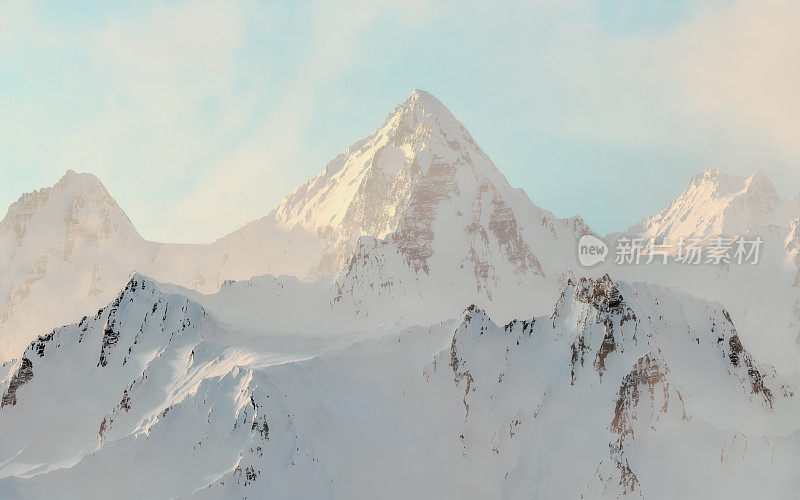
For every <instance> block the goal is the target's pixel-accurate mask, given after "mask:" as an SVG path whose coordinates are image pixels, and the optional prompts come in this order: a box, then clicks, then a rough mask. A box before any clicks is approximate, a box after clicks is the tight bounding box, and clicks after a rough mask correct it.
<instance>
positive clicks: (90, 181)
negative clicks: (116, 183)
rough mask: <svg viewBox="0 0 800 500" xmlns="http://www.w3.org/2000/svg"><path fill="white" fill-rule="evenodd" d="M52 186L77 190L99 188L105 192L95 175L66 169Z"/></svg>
mask: <svg viewBox="0 0 800 500" xmlns="http://www.w3.org/2000/svg"><path fill="white" fill-rule="evenodd" d="M53 187H54V188H57V189H65V188H70V189H75V190H77V191H87V190H91V191H95V190H98V189H99V190H101V191H103V192H106V188H105V186H103V183H102V182H100V179H98V178H97V176H95V175H94V174H90V173H83V172H81V173H78V172H75V171H74V170H67V171H66V172H65V173H64V175H63V176H61V179H59V180H58V182H56V184H55V186H53Z"/></svg>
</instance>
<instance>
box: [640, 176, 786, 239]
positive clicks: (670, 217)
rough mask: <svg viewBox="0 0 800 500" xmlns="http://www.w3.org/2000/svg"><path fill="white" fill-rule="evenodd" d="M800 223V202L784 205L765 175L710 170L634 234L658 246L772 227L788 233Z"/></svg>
mask: <svg viewBox="0 0 800 500" xmlns="http://www.w3.org/2000/svg"><path fill="white" fill-rule="evenodd" d="M797 217H800V196H798V197H797V198H795V199H793V200H786V199H782V198H781V197H780V195H779V194H778V191H777V189H775V185H774V184H773V183H772V181H771V180H770V179H769V177H767V175H766V174H765V173H764V172H763V171H761V172H757V173H755V174H752V175H750V176H747V177H735V176H730V175H727V174H724V173H722V172H720V171H719V170H716V169H713V168H710V169H708V170H706V171H705V172H704V173H702V174H698V175H696V176H694V177H693V178H692V182H691V184H690V185H689V187H688V188H687V189H686V191H684V192H683V193H682V194H681V195H680V196H679V197H678V199H677V200H675V201H674V202H673V203H671V204H670V205H669V206H668V207H666V208H665V209H664V210H663V211H662V212H661V213H659V214H658V215H656V216H654V217H650V218H646V219H643V220H642V221H641V222H639V223H638V224H637V225H635V226H633V227H632V228H630V230H629V232H630V233H633V234H641V235H643V236H645V237H649V238H656V239H657V240H658V241H668V242H678V241H680V240H681V238H684V239H687V240H688V239H701V240H706V239H709V238H717V237H719V236H727V237H736V236H742V235H746V234H750V233H753V232H757V231H761V230H763V229H764V228H768V227H770V226H776V227H788V226H789V225H790V224H791V221H792V220H793V219H795V218H797Z"/></svg>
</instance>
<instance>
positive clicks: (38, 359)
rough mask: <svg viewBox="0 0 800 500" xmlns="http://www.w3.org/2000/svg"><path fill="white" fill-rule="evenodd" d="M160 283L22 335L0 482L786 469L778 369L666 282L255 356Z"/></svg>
mask: <svg viewBox="0 0 800 500" xmlns="http://www.w3.org/2000/svg"><path fill="white" fill-rule="evenodd" d="M179 292H181V290H180V289H178V288H176V287H173V286H165V285H160V284H157V283H155V282H153V281H151V280H149V279H147V278H145V277H143V276H141V275H134V276H133V277H132V278H131V279H130V281H129V283H128V285H127V286H126V288H125V289H124V290H123V291H122V292H121V293H120V294H119V295H118V297H117V298H116V299H115V300H114V301H113V302H112V303H111V304H109V305H108V306H107V307H105V308H103V309H102V310H101V311H99V312H98V313H97V315H96V316H94V317H90V318H84V319H83V320H82V321H81V322H80V323H79V324H76V325H71V326H67V327H63V328H59V329H56V330H55V331H54V332H53V333H52V334H49V335H47V336H45V337H42V338H40V339H38V340H37V341H35V342H34V343H32V344H31V345H30V346H29V347H28V349H27V350H26V351H25V354H24V357H23V358H22V359H21V360H20V361H18V362H16V363H15V364H14V366H13V367H12V369H11V370H9V371H8V376H7V377H6V379H5V380H3V382H2V385H0V388H2V390H3V394H4V396H3V407H2V409H0V425H1V426H2V428H3V430H4V436H6V437H4V439H3V440H2V442H0V478H2V479H0V496H15V497H20V498H35V497H43V496H52V495H55V494H58V495H59V496H60V497H62V498H85V497H87V496H88V497H108V496H112V495H113V496H114V497H118V498H120V497H121V498H142V497H147V498H170V497H176V496H198V497H209V498H242V497H249V498H265V497H271V498H319V497H326V498H327V497H332V498H375V497H376V496H381V497H388V498H445V497H446V498H453V497H458V498H487V497H496V496H497V495H498V494H502V496H504V497H506V498H530V497H531V496H534V497H544V498H575V497H579V496H580V495H584V496H585V497H587V498H594V497H598V496H601V495H605V496H616V495H620V494H628V495H633V496H638V495H642V496H646V497H648V498H661V497H663V498H666V497H667V496H669V497H674V496H676V495H678V496H683V497H692V498H701V497H702V498H730V497H732V496H733V497H742V496H750V495H752V496H756V495H758V496H759V497H762V498H763V497H780V496H786V495H791V493H790V492H793V491H796V488H797V487H798V486H800V485H798V481H799V480H798V479H797V476H796V474H794V473H793V472H792V468H791V464H793V463H794V462H796V460H797V457H798V453H800V443H798V441H797V437H796V436H797V429H798V425H799V424H798V421H800V420H798V404H797V402H796V399H795V396H794V394H795V390H796V380H795V379H785V378H782V377H780V376H778V375H776V373H775V372H774V370H772V369H771V368H769V367H767V366H761V365H757V364H756V363H755V362H754V361H753V359H752V358H751V356H750V355H749V353H748V352H747V351H746V350H745V349H744V348H743V347H742V345H741V343H740V341H739V339H738V336H737V333H736V329H735V327H734V325H733V324H732V323H731V321H730V318H729V316H728V314H727V313H726V312H725V311H724V310H722V309H721V308H720V307H719V306H716V305H713V304H709V303H706V302H703V301H699V300H697V299H693V298H691V297H688V296H686V295H684V294H682V293H677V292H671V291H668V290H666V289H662V288H659V287H654V286H648V285H643V284H636V285H628V284H624V283H616V282H613V281H612V280H610V279H609V278H607V277H603V278H599V279H597V280H580V281H570V282H569V283H568V284H567V285H566V286H565V287H564V288H563V290H562V293H561V298H560V299H559V300H558V301H557V303H556V305H555V307H554V308H553V309H552V312H551V313H550V314H549V315H547V316H542V317H538V318H532V319H529V320H521V321H513V322H511V323H509V324H507V325H506V326H498V325H497V324H495V323H494V322H493V321H492V320H491V319H490V318H489V316H488V315H487V314H486V313H485V312H484V311H482V310H481V309H479V308H477V307H474V306H473V307H470V308H468V309H467V310H466V311H465V312H464V313H463V314H462V316H461V318H460V319H458V320H456V321H451V322H445V323H441V324H437V325H434V326H431V327H429V328H410V329H400V328H398V329H395V330H394V331H390V332H388V333H386V334H385V335H382V336H373V338H370V339H365V340H359V341H355V342H354V343H352V344H351V345H350V346H349V347H344V345H339V346H335V345H328V346H322V347H320V346H319V345H317V346H316V347H313V348H312V349H311V350H309V352H306V353H300V352H296V353H294V354H287V355H286V356H284V357H283V358H282V359H281V360H280V361H278V362H270V361H269V359H268V358H269V357H270V356H272V355H273V354H274V350H275V347H276V346H277V345H279V344H280V338H279V337H275V338H276V340H277V343H276V344H273V345H270V344H269V338H270V336H267V338H266V340H264V343H263V344H262V345H260V346H256V347H253V346H248V347H243V346H242V345H240V344H239V343H237V341H236V339H238V337H237V336H236V335H232V336H229V331H228V329H229V328H230V326H229V325H226V324H225V323H224V322H222V321H219V320H218V318H216V317H215V313H214V312H213V310H212V309H213V306H209V308H206V307H204V306H202V305H200V304H199V303H197V302H195V301H193V300H191V299H189V298H188V297H187V295H186V294H185V293H179ZM264 319H265V323H264V327H265V328H266V329H268V328H269V327H268V315H266V316H265V318H264ZM228 339H232V342H231V343H227V342H226V340H228ZM312 351H313V352H312ZM4 373H5V371H4ZM443 464H446V466H443ZM667 492H669V494H668V495H667Z"/></svg>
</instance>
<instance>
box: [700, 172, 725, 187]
mask: <svg viewBox="0 0 800 500" xmlns="http://www.w3.org/2000/svg"><path fill="white" fill-rule="evenodd" d="M724 176H725V174H723V173H722V172H720V171H719V170H718V169H716V168H714V167H708V168H707V169H706V170H705V172H703V173H701V174H697V175H695V176H693V177H692V185H693V186H699V185H701V184H706V183H718V182H719V180H720V178H721V177H724Z"/></svg>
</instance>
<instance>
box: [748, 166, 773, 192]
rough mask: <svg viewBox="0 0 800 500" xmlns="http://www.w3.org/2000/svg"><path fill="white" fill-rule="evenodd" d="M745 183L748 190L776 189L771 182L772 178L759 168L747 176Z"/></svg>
mask: <svg viewBox="0 0 800 500" xmlns="http://www.w3.org/2000/svg"><path fill="white" fill-rule="evenodd" d="M746 184H747V189H748V190H754V189H758V190H767V191H776V189H775V185H774V184H773V183H772V180H771V179H770V178H769V176H768V175H767V173H766V172H764V171H763V170H759V171H758V172H756V173H754V174H753V175H751V176H750V177H748V178H747V181H746Z"/></svg>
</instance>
